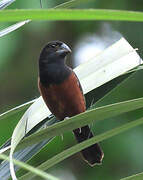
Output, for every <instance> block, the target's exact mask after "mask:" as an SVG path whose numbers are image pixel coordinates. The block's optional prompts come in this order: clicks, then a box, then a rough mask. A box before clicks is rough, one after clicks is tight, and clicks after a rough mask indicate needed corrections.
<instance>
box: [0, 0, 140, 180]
mask: <svg viewBox="0 0 143 180" xmlns="http://www.w3.org/2000/svg"><path fill="white" fill-rule="evenodd" d="M42 2H43V8H51V7H54V6H56V5H58V4H60V3H61V2H64V1H60V0H55V1H54V0H53V1H52V0H51V1H50V0H49V1H47V0H42ZM85 7H86V8H101V9H105V8H106V9H120V10H134V11H142V9H143V3H142V1H140V0H136V1H132V0H126V1H124V0H116V1H113V0H109V1H107V0H96V1H91V2H89V3H86V4H81V5H79V6H78V8H85ZM9 8H10V9H11V8H14V9H15V8H21V9H23V8H40V1H39V0H31V1H28V0H25V1H20V0H17V1H16V2H14V3H13V4H12V5H11V6H10V7H9ZM103 23H104V22H99V21H90V22H88V21H82V22H72V21H71V22H68V21H66V22H64V21H61V22H59V21H58V22H47V21H42V22H31V23H29V24H27V25H25V26H23V27H22V28H20V29H19V30H16V31H14V32H12V33H10V34H8V35H7V36H4V37H2V38H0V47H1V48H0V59H1V61H0V82H1V86H0V87H1V88H0V99H1V100H0V107H1V109H0V112H1V113H2V112H4V111H6V110H8V109H10V108H12V107H15V106H16V105H19V104H23V103H24V102H27V101H29V100H32V99H34V98H35V97H38V96H39V92H38V88H37V76H38V68H37V60H38V57H39V53H40V50H41V48H42V47H43V46H44V44H46V43H47V42H48V41H50V40H55V39H59V40H62V41H64V42H66V43H67V44H69V45H70V46H71V47H72V48H74V47H75V45H76V44H77V43H78V42H79V40H80V39H81V38H82V37H84V36H87V35H88V34H89V35H94V34H95V35H98V36H100V35H101V34H102V33H103V32H102V29H101V27H102V24H103ZM107 23H109V24H110V26H111V27H112V28H113V29H114V30H116V31H118V32H120V33H121V34H122V35H123V36H124V37H125V38H126V39H127V40H128V41H129V42H130V43H131V45H132V46H133V47H135V48H139V51H138V52H139V54H140V55H141V57H142V54H143V53H142V45H143V40H142V29H143V23H138V22H119V21H117V22H116V21H114V22H107ZM11 24H12V23H0V29H3V28H5V27H7V26H9V25H11ZM74 53H75V49H74V51H73V54H74ZM70 59H73V56H71V57H70V58H69V59H68V63H69V64H71V65H72V61H71V60H70ZM142 73H143V72H142V71H139V72H137V73H135V74H134V75H132V76H131V77H129V79H127V80H124V81H123V83H122V85H121V86H120V87H117V88H116V89H115V90H114V91H112V93H110V94H109V95H108V96H106V98H104V99H103V100H101V101H99V103H97V106H100V105H103V104H109V103H113V102H118V101H122V100H128V99H133V98H137V97H142V96H143V90H142V89H143V84H142ZM116 81H117V82H118V80H117V79H116V80H114V81H112V82H110V84H108V86H103V87H102V95H101V94H100V93H101V89H99V90H98V89H97V90H96V92H94V93H95V95H96V97H95V100H98V99H99V98H101V97H103V95H104V94H105V93H107V92H108V91H106V90H108V89H110V87H111V86H113V84H114V83H115V85H116ZM91 101H92V99H91ZM90 103H91V102H88V104H90ZM21 115H22V113H21ZM142 115H143V112H142V109H141V110H138V111H135V112H132V113H126V114H124V115H122V116H119V117H117V118H116V119H109V120H105V121H103V122H101V123H97V125H96V127H95V126H94V125H93V126H92V128H93V130H94V132H95V133H99V132H102V130H105V129H108V128H111V127H114V126H117V125H119V124H120V123H124V121H130V120H133V119H134V117H137V116H138V117H142ZM18 119H19V117H15V116H12V120H11V121H8V122H4V124H5V128H3V122H0V123H1V126H0V136H1V142H0V144H2V143H3V142H5V140H6V139H8V138H9V137H10V136H11V133H12V130H13V128H14V127H15V125H16V122H17V121H18ZM13 120H14V121H13ZM142 136H143V127H142V126H140V127H137V128H135V129H133V130H131V131H129V132H126V133H123V134H121V135H118V136H115V137H113V138H111V139H109V140H106V141H104V142H102V143H101V145H102V147H103V149H104V152H105V157H104V160H103V164H102V165H101V166H95V167H93V168H91V167H89V166H88V165H87V164H86V163H85V162H83V161H82V159H81V158H80V155H79V154H77V155H75V156H72V157H71V158H68V159H66V160H64V161H63V162H62V163H59V164H58V165H56V166H54V167H53V168H50V169H49V171H48V172H49V173H52V174H53V175H55V176H57V177H62V179H63V180H64V179H68V180H80V179H84V180H85V179H88V180H104V179H106V180H116V179H119V178H121V177H124V176H129V175H131V174H134V173H138V172H140V171H142V166H143V161H142V148H143V143H142ZM75 143H76V142H75V140H74V138H73V136H72V133H70V132H69V133H65V134H64V139H63V141H62V140H61V138H60V137H56V138H55V139H54V140H53V141H52V142H51V143H50V144H48V146H46V147H45V148H44V149H43V150H42V151H41V152H40V153H38V155H36V157H35V158H33V159H32V160H31V161H30V164H34V166H36V165H38V164H40V163H42V162H43V161H45V160H46V159H48V158H50V157H52V156H53V155H55V154H57V153H59V152H61V150H63V149H65V148H67V147H70V146H72V145H73V144H75ZM38 179H39V178H37V180H38Z"/></svg>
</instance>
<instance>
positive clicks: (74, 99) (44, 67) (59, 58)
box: [38, 41, 104, 166]
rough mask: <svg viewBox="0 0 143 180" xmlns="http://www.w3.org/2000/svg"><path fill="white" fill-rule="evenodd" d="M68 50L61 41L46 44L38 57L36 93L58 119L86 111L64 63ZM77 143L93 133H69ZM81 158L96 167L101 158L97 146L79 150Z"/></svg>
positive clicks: (83, 130) (80, 130)
mask: <svg viewBox="0 0 143 180" xmlns="http://www.w3.org/2000/svg"><path fill="white" fill-rule="evenodd" d="M69 53H71V50H70V48H69V47H68V46H67V45H66V44H65V43H63V42H61V41H52V42H49V43H48V44H47V45H46V46H45V47H44V48H43V50H42V52H41V54H40V58H39V80H38V87H39V91H40V93H41V95H42V97H43V99H44V101H45V103H46V105H47V107H48V108H49V109H50V111H51V112H52V113H53V114H54V115H55V117H56V118H57V119H59V120H63V119H65V118H66V117H72V116H74V115H77V114H79V113H82V112H84V111H85V110H86V105H85V99H84V95H83V92H82V88H81V85H80V82H79V80H78V78H77V76H76V74H75V73H74V72H73V70H72V69H71V68H70V67H68V66H67V65H66V64H65V60H66V56H67V54H69ZM73 133H74V135H75V138H76V140H77V142H78V143H80V142H83V141H85V140H87V139H89V138H91V137H93V134H92V132H91V130H90V128H89V126H84V127H81V128H78V129H75V130H73ZM81 154H82V156H83V159H84V160H85V161H87V162H88V163H89V165H91V166H94V165H95V164H100V163H101V161H102V158H103V156H104V154H103V152H102V150H101V148H100V146H99V144H97V143H96V144H94V145H92V146H90V147H88V148H86V149H84V150H82V151H81Z"/></svg>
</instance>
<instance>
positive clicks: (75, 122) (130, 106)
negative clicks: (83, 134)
mask: <svg viewBox="0 0 143 180" xmlns="http://www.w3.org/2000/svg"><path fill="white" fill-rule="evenodd" d="M141 107H143V98H138V99H133V100H129V101H124V102H120V103H115V104H111V105H106V106H102V107H98V108H95V109H93V110H89V111H86V112H84V113H81V114H79V115H77V116H74V117H72V118H70V119H66V120H64V121H62V122H59V123H57V124H54V125H52V126H50V127H48V128H46V129H44V130H41V131H40V132H37V133H35V134H32V135H31V136H29V137H27V138H25V139H24V140H23V141H21V142H20V143H19V145H18V147H19V148H24V147H27V146H29V145H32V144H34V143H38V142H40V141H42V140H45V139H47V138H51V137H54V136H57V135H60V134H63V133H64V132H65V131H69V130H73V129H76V128H78V127H82V126H85V125H87V124H89V123H91V122H92V121H94V120H95V121H99V120H103V119H106V118H109V117H113V116H117V115H119V114H122V113H125V112H129V111H133V110H135V109H139V108H141ZM19 148H18V149H19Z"/></svg>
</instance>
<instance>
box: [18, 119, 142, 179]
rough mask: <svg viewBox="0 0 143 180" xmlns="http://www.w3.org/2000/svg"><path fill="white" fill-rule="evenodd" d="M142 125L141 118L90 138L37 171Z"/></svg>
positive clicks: (29, 174)
mask: <svg viewBox="0 0 143 180" xmlns="http://www.w3.org/2000/svg"><path fill="white" fill-rule="evenodd" d="M141 124H143V118H141V119H138V120H136V121H133V122H130V123H126V124H125V125H122V126H120V127H118V128H114V129H112V130H110V131H107V132H105V133H102V134H100V135H98V136H95V137H93V138H90V139H88V140H86V141H84V142H82V143H80V144H77V145H75V146H73V147H71V148H69V149H67V150H65V151H63V152H61V153H59V154H58V155H56V156H54V157H53V158H51V159H49V160H47V161H46V162H44V163H43V164H41V165H40V166H38V167H37V168H38V169H41V170H47V169H48V168H50V167H52V166H54V165H55V164H57V163H59V162H61V161H62V160H64V159H66V158H68V157H70V156H71V155H73V154H75V153H77V152H79V151H81V150H83V149H85V148H87V147H89V146H91V145H92V144H95V143H97V142H100V141H103V140H105V139H108V138H110V137H112V136H115V135H117V134H119V133H122V132H124V131H127V130H129V129H131V128H133V127H136V126H139V125H141ZM32 177H34V175H33V174H31V173H27V174H26V175H24V176H22V177H20V178H19V180H25V179H28V178H32Z"/></svg>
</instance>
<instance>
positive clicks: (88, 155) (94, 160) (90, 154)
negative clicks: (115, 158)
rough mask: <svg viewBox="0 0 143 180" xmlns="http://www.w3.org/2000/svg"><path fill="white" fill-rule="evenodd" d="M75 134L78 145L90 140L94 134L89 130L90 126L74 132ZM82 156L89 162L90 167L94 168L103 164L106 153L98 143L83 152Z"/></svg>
mask: <svg viewBox="0 0 143 180" xmlns="http://www.w3.org/2000/svg"><path fill="white" fill-rule="evenodd" d="M73 133H74V135H75V137H76V140H77V142H78V143H80V142H83V141H85V140H87V139H89V138H92V137H93V134H92V132H91V130H90V128H89V126H84V127H81V128H78V129H75V130H73ZM81 154H82V156H83V158H84V160H85V161H87V162H88V164H89V165H91V166H94V165H96V164H101V162H102V159H103V157H104V153H103V151H102V149H101V147H100V145H99V144H98V143H96V144H94V145H92V146H89V147H88V148H86V149H83V150H82V151H81Z"/></svg>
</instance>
